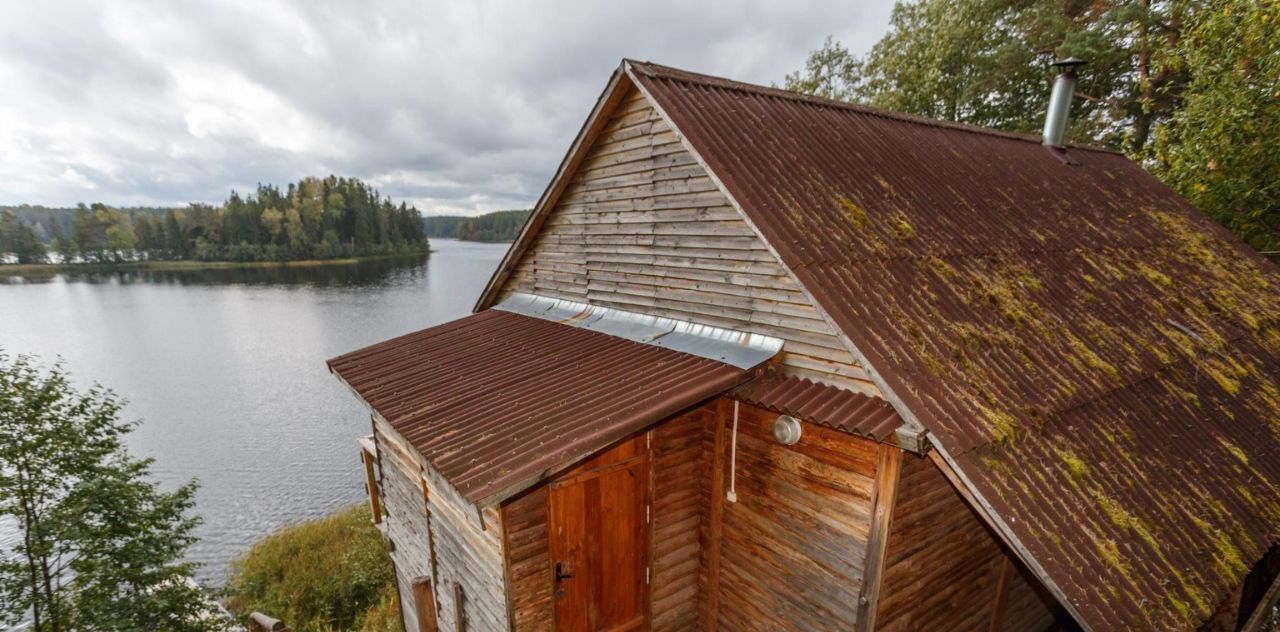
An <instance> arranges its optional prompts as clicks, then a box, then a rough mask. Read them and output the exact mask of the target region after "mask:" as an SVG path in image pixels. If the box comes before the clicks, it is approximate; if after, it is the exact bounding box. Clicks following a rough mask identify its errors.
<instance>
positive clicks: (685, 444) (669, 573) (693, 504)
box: [649, 405, 716, 632]
mask: <svg viewBox="0 0 1280 632" xmlns="http://www.w3.org/2000/svg"><path fill="white" fill-rule="evenodd" d="M715 418H716V415H715V408H714V405H712V406H705V407H702V408H698V409H696V410H694V411H692V412H690V413H687V414H685V415H682V416H679V417H676V418H675V419H672V420H671V421H668V422H665V423H663V424H662V425H660V426H658V427H657V428H655V429H654V432H653V478H654V483H653V489H654V495H653V531H652V533H653V556H652V560H653V561H652V563H651V564H652V566H651V569H652V573H653V575H652V581H651V582H650V585H651V586H652V594H651V596H650V600H649V603H650V605H651V607H652V616H651V619H650V620H651V630H654V631H655V632H657V631H663V630H671V631H673V632H675V631H679V630H691V629H693V628H695V627H696V625H697V622H698V568H699V563H700V560H701V559H702V546H701V543H700V542H699V539H698V526H699V522H700V521H701V519H702V507H701V503H702V490H703V488H704V486H705V483H706V481H705V476H704V473H703V472H702V471H701V469H700V463H699V457H700V454H701V452H702V435H703V432H704V428H706V427H707V426H708V425H710V424H711V423H712V422H713V421H714V420H715Z"/></svg>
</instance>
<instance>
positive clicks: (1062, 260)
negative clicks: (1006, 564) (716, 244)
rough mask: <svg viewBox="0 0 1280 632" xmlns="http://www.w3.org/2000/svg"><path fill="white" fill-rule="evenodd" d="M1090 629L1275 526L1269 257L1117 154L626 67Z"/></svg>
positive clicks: (1164, 619)
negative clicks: (1060, 150) (1058, 148)
mask: <svg viewBox="0 0 1280 632" xmlns="http://www.w3.org/2000/svg"><path fill="white" fill-rule="evenodd" d="M629 68H630V69H631V72H632V76H633V77H635V79H636V81H637V83H638V84H639V85H640V86H641V87H642V88H643V89H644V90H645V91H646V92H647V93H648V94H649V95H651V97H652V98H653V99H654V101H655V103H656V104H657V106H658V107H659V108H660V109H661V110H662V111H663V112H664V113H665V114H666V115H667V116H668V117H669V118H670V119H671V122H672V123H673V125H674V127H675V128H676V129H677V130H678V132H679V133H680V134H681V135H682V136H683V137H684V138H685V140H686V141H687V142H688V143H689V144H690V145H691V147H692V148H693V149H694V150H695V152H696V153H697V154H698V155H699V156H700V157H701V159H702V160H704V161H705V162H706V164H707V165H708V167H709V168H710V169H711V170H712V171H713V172H714V174H715V175H716V176H717V177H718V178H719V179H720V181H721V182H722V183H723V185H724V187H725V189H726V190H727V191H728V193H729V194H730V197H731V198H732V199H734V200H735V201H736V202H737V203H738V204H739V205H740V206H741V207H742V209H743V211H744V212H745V213H746V214H747V216H748V217H749V218H750V219H751V221H752V223H753V224H754V225H755V226H757V227H758V229H759V230H760V232H761V233H762V234H763V235H764V237H765V238H766V239H767V240H768V241H769V243H770V244H771V245H772V246H773V247H774V248H775V249H776V251H777V252H778V254H779V255H780V256H781V258H782V260H783V262H784V263H785V264H786V265H787V266H788V267H789V268H790V269H791V270H792V271H793V272H794V273H795V275H796V276H797V278H799V280H800V281H801V283H802V284H804V286H805V287H806V288H807V289H808V291H809V292H810V293H811V294H812V295H813V296H814V298H815V300H816V301H817V302H818V304H819V305H820V306H821V308H822V309H823V310H824V311H825V312H826V313H827V314H829V315H830V317H831V319H832V320H833V321H834V322H835V323H836V325H837V326H839V327H840V328H841V329H842V330H843V331H844V333H845V334H846V335H848V337H849V338H850V340H852V341H853V342H854V344H855V345H857V346H858V348H859V349H860V350H861V351H862V352H863V353H864V354H865V355H866V356H867V359H868V360H869V362H870V363H871V365H872V366H873V367H874V368H875V369H876V371H878V373H879V374H880V375H881V376H882V378H883V380H884V382H885V383H886V385H887V386H888V387H889V388H890V389H891V390H892V391H893V392H894V393H895V394H896V395H897V396H898V398H900V400H901V401H902V402H903V404H904V406H905V407H906V409H908V410H909V411H910V412H911V413H912V414H914V415H915V416H916V417H917V418H918V419H919V420H920V421H921V422H922V423H923V424H924V425H925V426H926V427H927V428H928V429H929V430H930V432H931V434H932V437H933V440H934V441H935V443H937V444H938V445H939V446H941V447H942V448H944V449H945V451H946V453H947V454H950V455H951V456H952V457H953V458H954V459H955V461H956V463H957V465H958V467H960V468H961V469H962V470H963V472H964V473H965V475H966V477H967V478H968V479H969V480H971V481H972V482H973V484H974V486H975V487H976V489H977V491H978V492H979V493H980V494H981V495H982V496H983V497H985V498H986V499H987V501H989V502H990V503H991V504H992V505H993V507H994V508H995V510H996V511H997V513H998V514H999V515H1000V516H1001V517H1002V518H1003V520H1004V522H1005V524H1007V525H1008V529H1009V530H1010V532H1011V533H1012V534H1013V535H1014V536H1015V537H1016V538H1017V540H1018V541H1019V542H1021V544H1022V545H1023V546H1024V547H1025V548H1026V550H1027V551H1029V552H1030V553H1031V555H1032V556H1033V557H1034V558H1035V559H1036V560H1037V561H1038V562H1039V563H1040V564H1041V565H1042V567H1043V568H1044V569H1045V571H1046V575H1047V576H1048V579H1049V580H1051V581H1052V583H1053V584H1056V585H1057V586H1058V587H1059V588H1060V589H1061V593H1062V594H1063V595H1064V596H1065V598H1066V599H1067V601H1068V602H1069V604H1070V605H1071V607H1072V608H1073V609H1074V610H1075V611H1076V612H1077V613H1078V614H1079V616H1080V619H1081V622H1082V623H1084V624H1086V625H1088V626H1091V627H1093V628H1095V629H1126V628H1147V627H1154V628H1160V629H1178V628H1191V627H1196V626H1197V625H1199V624H1200V623H1201V622H1203V621H1205V620H1206V619H1207V618H1208V617H1209V616H1210V615H1211V614H1212V610H1213V608H1215V607H1216V606H1217V605H1218V603H1219V602H1220V601H1221V600H1222V599H1223V598H1224V597H1225V596H1226V595H1227V594H1228V593H1229V592H1230V591H1231V590H1232V589H1234V587H1235V586H1237V585H1238V584H1239V582H1240V581H1241V580H1242V579H1243V577H1244V575H1245V573H1246V572H1247V571H1248V566H1249V565H1250V564H1252V563H1253V562H1254V561H1256V560H1257V559H1259V557H1260V556H1261V555H1262V553H1263V552H1264V551H1265V550H1266V548H1267V547H1269V546H1270V545H1271V544H1272V543H1274V542H1276V541H1277V540H1280V360H1278V359H1280V328H1278V323H1280V291H1277V290H1278V289H1280V274H1277V269H1276V267H1275V266H1274V265H1273V264H1271V263H1270V262H1267V261H1265V260H1264V259H1263V258H1262V257H1260V256H1258V255H1257V254H1256V253H1253V252H1252V251H1250V250H1249V249H1248V248H1247V246H1245V245H1244V244H1242V243H1241V242H1240V241H1239V240H1238V239H1236V238H1235V237H1233V236H1232V235H1230V234H1229V233H1228V232H1227V231H1225V230H1224V229H1222V228H1221V227H1220V226H1218V225H1216V224H1214V223H1213V222H1212V221H1210V220H1209V219H1207V218H1206V217H1204V216H1203V215H1202V214H1200V213H1199V212H1198V211H1196V210H1195V209H1194V208H1192V207H1191V206H1190V205H1189V204H1187V203H1186V202H1185V201H1184V200H1182V199H1181V198H1179V197H1178V196H1177V195H1176V194H1174V193H1173V192H1172V191H1170V190H1169V189H1168V188H1166V187H1165V186H1163V185H1162V184H1160V183H1159V182H1158V181H1156V180H1155V179H1154V178H1152V177H1151V176H1150V175H1149V174H1147V173H1146V172H1144V171H1143V170H1142V169H1141V168H1139V167H1138V166H1137V165H1136V164H1134V163H1133V162H1131V161H1129V160H1128V159H1126V158H1124V157H1123V156H1121V155H1118V154H1115V153H1111V152H1106V151H1100V150H1094V149H1087V148H1080V147H1075V148H1071V149H1069V150H1068V153H1069V154H1070V158H1071V162H1073V163H1074V164H1072V165H1068V164H1066V163H1064V161H1062V160H1061V159H1060V157H1059V156H1055V155H1053V154H1052V153H1050V152H1049V151H1047V150H1046V149H1045V148H1044V147H1042V146H1041V145H1040V144H1039V142H1038V139H1035V138H1033V137H1023V136H1018V135H1011V134H1004V133H999V132H992V131H989V130H981V129H975V128H968V127H964V126H957V125H951V124H946V123H938V122H931V121H925V120H921V119H918V118H915V117H907V116H902V115H897V114H892V113H886V112H882V111H878V110H873V109H869V108H865V107H859V106H851V105H848V104H842V103H837V102H832V101H826V100H822V99H816V98H810V97H799V96H797V95H794V94H791V93H786V92H782V91H779V90H772V89H768V88H761V87H757V86H750V85H746V84H740V83H736V82H732V81H727V80H723V79H718V78H711V77H705V76H702V75H694V74H691V73H686V72H683V71H678V70H674V69H669V68H664V67H661V66H655V65H652V64H643V63H631V64H630V65H629Z"/></svg>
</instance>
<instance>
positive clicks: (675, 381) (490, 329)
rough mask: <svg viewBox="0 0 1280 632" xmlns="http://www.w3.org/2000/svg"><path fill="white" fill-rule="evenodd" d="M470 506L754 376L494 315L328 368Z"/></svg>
mask: <svg viewBox="0 0 1280 632" xmlns="http://www.w3.org/2000/svg"><path fill="white" fill-rule="evenodd" d="M329 368H330V370H331V371H333V372H334V373H335V374H337V375H338V376H339V377H340V378H341V379H342V380H343V381H344V382H346V384H347V385H348V386H350V387H351V389H352V390H354V391H355V392H356V394H357V395H359V397H360V398H361V399H362V400H363V401H364V402H365V403H366V404H367V405H368V406H369V407H370V408H372V409H373V410H374V411H375V412H376V413H377V414H379V415H381V416H382V417H383V418H385V419H386V420H387V422H388V423H390V424H391V426H392V427H394V428H395V429H396V431H398V432H399V433H400V434H401V435H403V436H404V437H405V439H407V440H408V441H409V442H410V443H411V444H413V446H414V448H416V449H417V450H418V452H419V453H421V454H422V456H423V457H424V458H425V459H426V460H427V462H429V463H431V465H432V466H433V467H434V468H435V469H436V470H437V471H438V472H439V473H440V474H441V475H442V476H443V477H444V478H445V479H446V480H448V481H449V483H450V484H451V485H453V486H454V487H455V488H456V489H457V490H458V491H459V492H460V493H461V494H462V496H463V497H464V498H466V499H467V500H468V501H470V502H473V503H477V504H489V503H491V502H496V501H498V500H501V499H502V498H504V497H506V496H508V495H510V494H512V493H515V492H516V491H519V490H520V489H523V488H524V487H527V486H528V485H531V484H533V483H534V482H536V481H537V480H540V479H541V478H543V477H544V476H546V475H547V474H549V473H551V472H553V471H555V470H556V469H558V468H560V467H562V466H565V465H568V464H569V463H571V462H573V461H575V460H577V459H579V458H581V457H583V456H586V455H588V454H590V453H592V452H595V451H596V450H599V449H600V448H603V447H605V446H607V445H608V444H610V443H612V442H614V441H616V440H618V439H621V438H623V437H625V436H626V435H628V434H631V433H633V432H637V431H639V430H641V429H643V428H644V427H646V426H647V425H649V424H651V423H653V422H656V421H659V420H661V419H663V418H665V417H667V416H670V415H672V414H674V413H676V412H679V411H680V410H682V409H684V408H687V407H689V406H691V405H694V404H696V403H698V402H701V401H703V400H705V399H707V398H709V397H712V396H714V395H716V394H718V393H721V392H723V391H725V390H728V389H730V388H732V387H734V386H735V385H737V384H738V383H739V382H740V381H742V380H743V379H747V378H748V377H749V372H748V371H746V370H743V369H739V368H737V367H733V366H729V365H727V364H724V363H721V362H716V361H714V360H708V359H705V358H699V357H696V356H692V355H689V354H686V353H681V352H679V351H673V350H670V349H664V348H661V347H656V346H653V345H647V344H641V343H638V342H633V341H630V340H625V339H622V338H618V337H615V336H610V335H608V334H603V333H599V332H595V331H590V330H586V329H581V328H577V327H572V326H569V325H564V324H559V323H555V322H551V321H547V320H542V319H539V318H532V317H529V316H522V315H519V314H514V313H510V312H506V311H499V310H488V311H483V312H480V313H477V314H472V315H471V316H467V317H465V318H461V319H458V320H455V321H452V322H449V323H445V324H443V325H439V326H437V327H431V328H429V329H424V330H422V331H418V332H414V333H411V334H408V335H405V336H400V337H398V338H393V339H391V340H387V341H384V342H381V343H378V344H375V345H372V346H370V347H366V348H364V349H360V350H358V351H353V352H351V353H348V354H345V355H342V356H339V357H337V358H334V359H332V360H330V361H329Z"/></svg>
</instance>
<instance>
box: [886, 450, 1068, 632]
mask: <svg viewBox="0 0 1280 632" xmlns="http://www.w3.org/2000/svg"><path fill="white" fill-rule="evenodd" d="M1006 563H1007V564H1008V569H1007V570H1005V571H1002V569H1003V568H1004V567H1005V564H1006ZM1002 572H1005V573H1007V574H1006V575H1005V581H1004V588H1003V590H1004V591H1005V594H1004V596H1003V597H1001V598H999V599H997V592H998V588H997V587H998V586H999V585H1000V583H1001V581H1000V575H1001V573H1002ZM1034 586H1035V585H1034V584H1033V583H1032V582H1031V581H1030V580H1029V578H1028V575H1027V574H1026V572H1025V570H1024V569H1023V568H1022V567H1021V564H1019V563H1018V562H1017V561H1016V560H1015V559H1013V558H1011V557H1006V554H1005V551H1004V549H1003V548H1002V546H1001V544H1000V543H999V541H998V540H997V539H996V538H995V536H994V535H993V534H992V533H991V532H990V531H989V530H988V529H987V527H986V525H984V524H983V523H982V522H981V520H980V519H979V518H978V516H977V515H976V514H974V512H973V510H972V509H970V508H969V506H968V504H966V503H965V501H964V499H963V498H961V496H960V494H959V493H958V492H956V490H955V489H954V488H953V487H952V486H951V484H950V483H949V482H948V481H947V479H946V478H945V477H944V476H943V474H942V473H941V472H940V471H938V469H937V467H936V466H935V465H934V464H933V462H932V461H930V460H929V459H927V458H922V457H916V456H912V455H910V454H907V455H904V456H903V463H902V474H901V478H900V479H899V483H898V496H897V504H896V506H895V511H894V514H893V519H892V523H891V525H890V529H889V542H888V552H887V557H886V560H885V569H884V579H883V584H882V587H881V596H880V602H879V609H878V614H877V616H876V629H877V630H882V631H898V630H933V629H947V630H957V631H960V630H1020V631H1021V630H1045V629H1050V628H1052V627H1053V626H1054V625H1055V623H1054V622H1055V610H1056V607H1055V604H1054V602H1053V601H1052V598H1051V597H1047V596H1045V595H1043V594H1042V593H1041V592H1040V591H1039V590H1038V588H1036V587H1034ZM998 602H999V603H1003V604H1004V607H1003V608H1000V609H998V610H997V608H996V604H997V603H998ZM993 622H994V625H993Z"/></svg>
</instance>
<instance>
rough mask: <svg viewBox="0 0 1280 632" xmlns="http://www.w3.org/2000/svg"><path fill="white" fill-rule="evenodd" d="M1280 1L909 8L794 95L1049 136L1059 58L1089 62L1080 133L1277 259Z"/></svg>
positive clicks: (797, 80) (932, 0)
mask: <svg viewBox="0 0 1280 632" xmlns="http://www.w3.org/2000/svg"><path fill="white" fill-rule="evenodd" d="M1277 50H1280V2H1275V1H1274V0H1102V1H1099V2H1023V1H1021V0H907V1H900V2H898V3H897V4H896V6H895V7H894V10H893V16H892V18H891V21H890V24H889V32H888V33H887V34H886V35H885V36H884V37H883V38H881V39H880V41H878V42H877V43H876V44H875V45H874V46H873V47H872V48H871V50H870V51H868V52H867V53H866V54H865V55H855V54H853V53H851V52H850V51H849V49H847V48H846V47H845V46H843V45H842V44H841V43H840V42H838V41H835V40H834V39H831V38H828V39H827V41H826V42H825V43H824V44H823V45H822V47H821V48H819V49H817V50H815V51H813V53H812V54H810V56H809V58H808V61H807V62H806V64H805V67H804V68H802V69H800V70H798V71H796V72H794V73H791V74H789V75H787V77H786V80H785V87H786V88H788V89H791V90H797V91H801V92H807V93H810V94H816V95H819V96H825V97H829V98H834V99H843V100H848V101H858V102H862V103H867V104H869V105H873V106H877V107H883V108H886V109H890V110H897V111H900V112H910V113H912V114H920V115H923V116H927V117H930V118H937V119H945V120H951V121H959V122H961V123H970V124H973V125H981V126H983V127H995V128H1000V129H1006V130H1010V131H1015V132H1027V133H1036V132H1038V131H1039V130H1040V129H1041V126H1042V125H1043V123H1044V118H1043V117H1044V112H1045V107H1046V104H1047V102H1048V97H1049V84H1050V81H1051V80H1052V76H1053V71H1052V70H1050V69H1049V68H1048V63H1049V62H1051V61H1053V60H1055V59H1065V58H1067V57H1079V58H1082V59H1085V60H1088V62H1089V63H1088V65H1086V66H1084V67H1083V68H1082V69H1081V70H1080V84H1079V87H1078V88H1077V90H1076V98H1075V100H1074V102H1073V103H1072V108H1073V111H1072V114H1071V125H1070V127H1069V129H1068V138H1069V139H1070V140H1073V141H1077V142H1085V143H1093V144H1100V145H1105V146H1108V147H1112V148H1115V149H1117V150H1120V151H1123V152H1125V153H1126V154H1127V155H1128V156H1129V157H1130V158H1132V159H1133V160H1135V161H1136V162H1138V163H1139V164H1141V165H1142V166H1143V167H1145V168H1146V169H1148V170H1149V171H1151V173H1153V174H1154V175H1155V176H1156V177H1158V178H1160V179H1161V180H1163V181H1164V182H1165V183H1167V184H1168V185H1169V186H1170V187H1172V188H1173V189H1174V190H1176V191H1177V192H1178V193H1179V194H1181V195H1182V196H1183V197H1185V198H1187V199H1188V200H1189V201H1190V202H1191V203H1192V204H1195V205H1196V206H1197V207H1199V208H1200V210H1202V211H1204V212H1205V213H1208V214H1209V215H1210V216H1212V217H1213V218H1214V219H1216V220H1218V221H1219V222H1221V223H1222V224H1223V225H1224V226H1226V227H1227V228H1228V229H1230V230H1231V231H1232V232H1234V233H1235V234H1237V235H1239V236H1240V237H1241V238H1242V239H1244V240H1245V241H1247V242H1249V244H1250V245H1252V246H1253V247H1254V248H1257V249H1258V250H1260V251H1263V252H1274V251H1277V250H1280V142H1276V138H1277V137H1280V54H1277V53H1276V51H1277Z"/></svg>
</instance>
